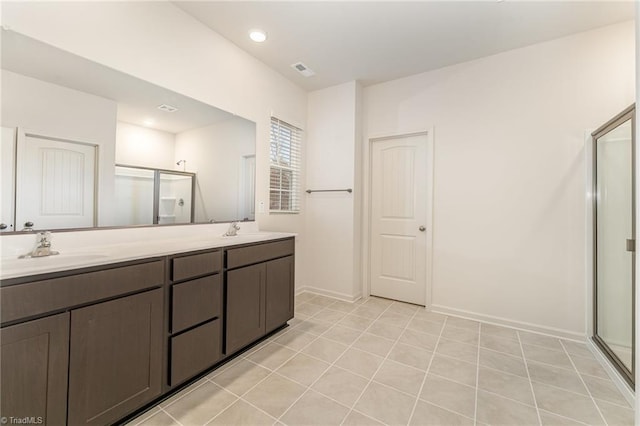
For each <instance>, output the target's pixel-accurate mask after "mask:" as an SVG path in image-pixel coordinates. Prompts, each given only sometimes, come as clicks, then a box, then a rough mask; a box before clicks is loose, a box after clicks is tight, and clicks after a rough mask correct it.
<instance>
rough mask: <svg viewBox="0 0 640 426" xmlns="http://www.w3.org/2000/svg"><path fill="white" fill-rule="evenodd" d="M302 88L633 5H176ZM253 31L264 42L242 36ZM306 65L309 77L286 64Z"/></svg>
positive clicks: (481, 47)
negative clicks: (265, 36) (263, 36)
mask: <svg viewBox="0 0 640 426" xmlns="http://www.w3.org/2000/svg"><path fill="white" fill-rule="evenodd" d="M173 3H174V4H175V5H176V6H177V7H179V8H180V9H182V10H183V11H185V12H186V13H188V14H190V15H192V16H193V17H194V18H196V19H198V20H199V21H201V22H202V23H204V24H205V25H207V26H208V27H210V28H211V29H213V30H214V31H216V32H218V33H219V34H221V35H222V36H224V37H226V38H227V39H229V40H230V41H232V42H233V43H235V44H236V45H237V46H239V47H240V48H242V49H244V50H245V51H246V52H248V53H249V54H251V55H253V56H255V57H256V58H258V59H259V60H261V61H262V62H264V63H265V64H267V65H268V66H270V67H271V68H273V69H275V70H277V71H278V72H279V73H280V74H282V75H283V76H284V77H286V78H288V79H289V80H291V81H293V82H294V83H296V84H298V85H299V86H300V87H302V88H304V89H306V90H317V89H321V88H325V87H329V86H333V85H336V84H340V83H344V82H348V81H352V80H360V81H361V82H362V83H363V84H365V85H369V84H374V83H379V82H382V81H388V80H392V79H396V78H400V77H404V76H408V75H412V74H417V73H420V72H425V71H429V70H433V69H437V68H441V67H445V66H448V65H453V64H456V63H460V62H465V61H469V60H472V59H476V58H480V57H483V56H488V55H492V54H496V53H499V52H503V51H507V50H510V49H515V48H519V47H523V46H527V45H531V44H535V43H539V42H543V41H546V40H551V39H554V38H558V37H563V36H566V35H569V34H573V33H577V32H581V31H586V30H590V29H593V28H597V27H601V26H605V25H609V24H613V23H617V22H622V21H626V20H632V19H633V18H634V2H633V1H624V2H616V1H586V2H582V1H539V0H538V1H520V0H505V1H494V0H486V1H474V2H468V1H439V2H438V1H412V2H405V1H385V2H382V1H174V2H173ZM253 28H260V29H262V30H264V31H266V32H267V34H268V39H267V41H266V42H264V43H262V44H257V43H254V42H252V41H251V40H249V38H248V31H249V30H250V29H253ZM296 62H303V63H304V64H305V65H306V66H308V67H309V68H310V69H312V70H313V71H315V73H316V75H314V76H312V77H303V76H301V75H300V74H299V73H298V72H297V71H295V70H294V69H293V68H292V67H291V65H292V64H294V63H296Z"/></svg>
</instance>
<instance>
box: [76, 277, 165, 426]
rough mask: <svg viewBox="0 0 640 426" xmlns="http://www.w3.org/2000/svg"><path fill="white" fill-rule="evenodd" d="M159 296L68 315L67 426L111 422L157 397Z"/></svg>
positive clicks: (133, 298) (160, 329)
mask: <svg viewBox="0 0 640 426" xmlns="http://www.w3.org/2000/svg"><path fill="white" fill-rule="evenodd" d="M162 316H163V291H162V290H161V289H156V290H151V291H147V292H144V293H139V294H135V295H133V296H127V297H123V298H120V299H115V300H111V301H108V302H103V303H98V304H96V305H92V306H88V307H86V308H81V309H76V310H73V311H72V312H71V345H70V360H69V419H68V422H69V424H71V425H84V424H87V425H103V424H109V423H113V422H114V421H116V420H118V419H120V418H121V417H123V416H124V415H126V414H128V413H130V412H131V411H133V410H135V409H136V408H138V407H140V406H142V405H144V403H146V402H148V401H151V400H152V399H154V398H155V397H157V396H158V395H160V392H161V377H162V348H163V344H162V339H163V321H162Z"/></svg>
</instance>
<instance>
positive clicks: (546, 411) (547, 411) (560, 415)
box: [540, 408, 592, 426]
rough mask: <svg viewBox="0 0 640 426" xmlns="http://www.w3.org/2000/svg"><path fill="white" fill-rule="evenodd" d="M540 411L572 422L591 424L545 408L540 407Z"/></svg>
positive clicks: (587, 425)
mask: <svg viewBox="0 0 640 426" xmlns="http://www.w3.org/2000/svg"><path fill="white" fill-rule="evenodd" d="M540 412H541V413H543V414H551V415H552V416H556V417H560V418H562V419H566V420H571V421H572V422H576V423H580V424H581V425H586V426H592V425H590V424H589V423H585V422H583V421H581V420H576V419H574V418H571V417H567V416H565V415H562V414H558V413H554V412H553V411H549V410H545V409H544V408H541V409H540Z"/></svg>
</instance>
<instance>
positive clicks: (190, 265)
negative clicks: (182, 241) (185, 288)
mask: <svg viewBox="0 0 640 426" xmlns="http://www.w3.org/2000/svg"><path fill="white" fill-rule="evenodd" d="M221 269H222V250H216V251H212V252H208V253H200V254H191V255H188V256H181V257H174V258H173V259H171V280H172V281H180V280H186V279H189V278H194V277H199V276H202V275H207V274H213V273H214V272H220V270H221Z"/></svg>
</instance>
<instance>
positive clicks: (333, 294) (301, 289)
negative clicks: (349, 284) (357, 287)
mask: <svg viewBox="0 0 640 426" xmlns="http://www.w3.org/2000/svg"><path fill="white" fill-rule="evenodd" d="M300 293H313V294H317V295H320V296H326V297H331V298H333V299H338V300H342V301H344V302H352V303H353V302H355V301H357V300H359V299H361V298H362V294H360V293H358V294H356V295H355V296H352V295H350V294H345V293H339V292H337V291H330V290H324V289H322V288H317V287H311V286H303V287H298V288H297V289H296V294H300Z"/></svg>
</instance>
